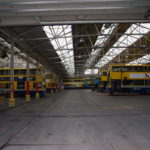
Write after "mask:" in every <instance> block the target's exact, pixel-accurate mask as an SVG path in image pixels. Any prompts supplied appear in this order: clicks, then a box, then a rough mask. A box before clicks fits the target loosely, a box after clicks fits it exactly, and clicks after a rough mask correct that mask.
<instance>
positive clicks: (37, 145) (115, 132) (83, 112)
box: [0, 90, 150, 150]
mask: <svg viewBox="0 0 150 150" xmlns="http://www.w3.org/2000/svg"><path fill="white" fill-rule="evenodd" d="M0 149H2V150H150V96H106V95H100V94H99V93H96V92H92V91H90V90H67V91H61V92H59V93H55V94H53V95H49V96H47V97H46V98H42V99H40V100H34V101H32V102H30V103H26V104H23V105H21V106H18V107H16V108H14V109H11V110H7V111H5V112H0Z"/></svg>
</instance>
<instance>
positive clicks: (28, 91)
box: [26, 57, 30, 102]
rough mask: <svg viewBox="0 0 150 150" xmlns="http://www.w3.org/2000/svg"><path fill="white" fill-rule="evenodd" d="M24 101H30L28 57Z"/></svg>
mask: <svg viewBox="0 0 150 150" xmlns="http://www.w3.org/2000/svg"><path fill="white" fill-rule="evenodd" d="M26 68H27V79H26V101H27V102H29V101H30V79H29V57H28V58H27V66H26Z"/></svg>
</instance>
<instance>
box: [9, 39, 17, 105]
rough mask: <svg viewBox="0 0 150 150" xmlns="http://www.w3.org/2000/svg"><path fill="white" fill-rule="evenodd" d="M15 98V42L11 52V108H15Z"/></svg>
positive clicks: (12, 43)
mask: <svg viewBox="0 0 150 150" xmlns="http://www.w3.org/2000/svg"><path fill="white" fill-rule="evenodd" d="M15 102H16V101H15V98H14V41H12V42H11V50H10V98H9V107H14V106H15Z"/></svg>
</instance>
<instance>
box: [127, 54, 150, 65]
mask: <svg viewBox="0 0 150 150" xmlns="http://www.w3.org/2000/svg"><path fill="white" fill-rule="evenodd" d="M149 63H150V54H148V55H145V56H143V57H141V58H138V59H136V60H134V61H132V62H130V63H128V64H129V65H137V64H149Z"/></svg>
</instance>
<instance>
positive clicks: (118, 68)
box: [112, 66, 121, 72]
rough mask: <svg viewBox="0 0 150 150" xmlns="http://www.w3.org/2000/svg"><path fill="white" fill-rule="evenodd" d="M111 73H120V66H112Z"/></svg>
mask: <svg viewBox="0 0 150 150" xmlns="http://www.w3.org/2000/svg"><path fill="white" fill-rule="evenodd" d="M112 71H114V72H120V71H121V66H113V67H112Z"/></svg>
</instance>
